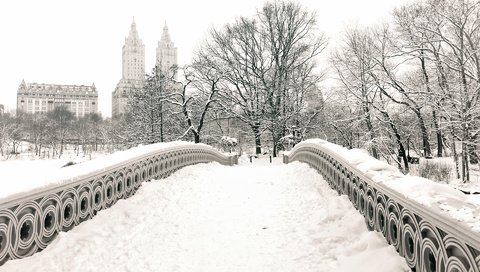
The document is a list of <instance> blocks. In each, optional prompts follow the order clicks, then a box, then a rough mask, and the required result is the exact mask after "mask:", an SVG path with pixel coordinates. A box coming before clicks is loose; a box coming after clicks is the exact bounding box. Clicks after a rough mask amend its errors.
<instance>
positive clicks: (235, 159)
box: [230, 154, 238, 166]
mask: <svg viewBox="0 0 480 272" xmlns="http://www.w3.org/2000/svg"><path fill="white" fill-rule="evenodd" d="M235 164H238V154H235V155H233V156H230V166H234V165H235Z"/></svg>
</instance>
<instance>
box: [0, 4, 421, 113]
mask: <svg viewBox="0 0 480 272" xmlns="http://www.w3.org/2000/svg"><path fill="white" fill-rule="evenodd" d="M406 1H408V0H299V2H301V3H302V4H303V5H305V6H306V7H308V8H309V9H310V10H311V11H316V13H317V16H318V22H319V29H320V30H321V31H323V32H325V33H326V34H327V35H328V36H329V37H330V39H335V36H336V35H337V33H339V32H341V31H342V30H343V29H344V28H345V26H346V25H349V24H365V25H369V24H372V23H375V22H378V21H379V20H382V19H383V18H386V17H388V16H389V14H390V12H391V10H392V9H393V7H395V6H398V5H400V4H401V3H404V2H406ZM411 1H412V0H411ZM263 3H264V1H260V0H242V1H226V0H201V1H195V0H172V1H158V0H157V1H148V0H132V1H130V0H128V1H100V0H83V1H66V0H42V1H38V0H17V1H1V2H0V29H1V31H0V34H1V41H0V104H4V105H5V106H6V108H7V109H9V110H14V109H15V104H16V93H17V89H18V86H19V85H20V83H21V81H22V79H25V81H26V82H37V83H51V84H75V85H91V84H92V83H93V82H95V85H96V86H97V89H98V92H99V110H100V111H101V113H102V115H103V116H110V115H111V97H112V92H113V90H114V88H115V85H116V84H117V82H118V80H119V79H120V78H121V69H122V67H121V63H122V46H123V43H124V39H125V37H126V36H127V35H128V31H129V29H130V24H131V22H132V18H133V17H135V21H136V23H137V29H138V32H139V35H140V38H141V39H142V40H143V42H144V44H145V51H146V52H145V62H146V63H145V66H146V67H145V70H146V72H150V71H151V68H152V67H153V65H154V62H155V50H156V47H157V42H158V40H159V39H160V37H161V34H162V29H163V25H164V23H165V21H166V22H167V25H168V27H169V30H170V35H171V38H172V40H173V42H174V43H175V45H176V46H177V48H178V61H179V64H180V65H183V64H187V63H189V62H190V59H191V56H192V54H193V52H194V50H195V48H196V46H197V45H198V44H199V43H200V42H201V41H202V40H203V39H204V38H205V36H206V34H207V31H208V30H209V29H210V28H211V27H212V26H217V27H218V26H222V25H223V24H224V23H227V22H232V21H234V20H235V18H236V17H238V16H241V15H245V16H250V15H253V14H254V12H255V10H256V9H257V8H260V7H261V6H262V4H263Z"/></svg>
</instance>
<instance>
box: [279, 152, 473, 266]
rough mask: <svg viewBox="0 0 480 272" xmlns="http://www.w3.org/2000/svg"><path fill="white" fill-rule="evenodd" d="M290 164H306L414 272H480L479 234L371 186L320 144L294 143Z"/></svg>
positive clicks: (384, 188)
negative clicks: (401, 257) (351, 206)
mask: <svg viewBox="0 0 480 272" xmlns="http://www.w3.org/2000/svg"><path fill="white" fill-rule="evenodd" d="M291 161H301V162H305V163H307V164H309V165H310V166H311V167H313V168H315V169H316V170H317V171H319V172H320V173H321V174H322V175H323V177H324V178H325V180H326V181H327V182H328V183H329V185H330V186H331V187H332V188H333V189H334V190H336V191H337V192H338V193H339V194H344V195H347V196H348V198H349V199H350V201H351V202H352V203H353V206H354V207H355V208H356V209H357V210H358V211H359V212H360V213H361V214H362V215H363V216H364V217H365V221H366V224H367V226H368V228H369V229H370V230H376V231H378V232H380V233H382V234H383V236H384V237H385V239H386V240H387V242H388V243H389V244H391V245H393V246H394V247H395V249H396V250H397V251H398V252H399V253H400V255H402V256H403V257H404V258H405V260H406V261H407V263H408V265H409V266H410V268H412V269H414V270H415V271H428V272H434V271H446V272H479V271H480V268H479V267H480V234H479V233H478V232H474V231H473V230H471V229H469V228H468V227H466V226H463V225H462V224H459V223H458V222H456V221H455V220H454V219H452V218H450V217H447V216H445V215H443V214H440V213H438V212H436V211H433V210H429V209H428V208H426V207H425V206H421V205H420V204H418V203H416V202H414V201H412V200H410V199H407V198H405V197H404V196H403V195H401V194H400V193H398V192H396V191H395V190H393V189H391V188H389V187H387V186H385V185H383V184H381V183H377V182H374V181H372V180H371V179H370V178H369V177H367V176H366V175H365V174H363V173H362V172H361V171H359V170H358V169H356V168H355V167H352V166H350V165H349V164H348V162H347V161H345V160H344V159H343V158H342V157H340V156H339V155H337V154H335V153H334V152H332V151H331V150H329V149H328V148H325V147H323V146H322V145H320V144H314V143H300V144H298V145H297V146H296V147H295V148H294V149H293V150H292V151H291V152H290V153H289V154H288V155H284V157H283V162H284V163H289V162H291Z"/></svg>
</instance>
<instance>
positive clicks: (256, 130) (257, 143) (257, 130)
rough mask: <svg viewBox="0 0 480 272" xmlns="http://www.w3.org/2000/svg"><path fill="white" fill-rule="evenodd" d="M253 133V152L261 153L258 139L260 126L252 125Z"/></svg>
mask: <svg viewBox="0 0 480 272" xmlns="http://www.w3.org/2000/svg"><path fill="white" fill-rule="evenodd" d="M252 130H253V135H254V136H255V154H261V153H262V144H261V139H260V128H259V127H258V126H252Z"/></svg>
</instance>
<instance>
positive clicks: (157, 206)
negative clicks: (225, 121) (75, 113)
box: [0, 142, 480, 271]
mask: <svg viewBox="0 0 480 272" xmlns="http://www.w3.org/2000/svg"><path fill="white" fill-rule="evenodd" d="M342 152H345V153H342ZM363 157H365V156H363ZM283 160H284V162H285V163H288V164H286V165H285V164H282V163H281V162H279V161H276V162H275V161H274V163H273V164H270V163H268V162H267V161H262V160H256V161H254V163H252V164H250V163H248V162H245V163H242V162H240V164H239V165H236V166H232V165H234V164H235V163H236V162H237V158H236V157H229V156H225V155H222V154H220V153H218V152H217V151H215V150H213V149H212V148H209V147H207V146H203V145H193V144H180V145H179V144H175V145H170V146H167V147H165V146H164V145H157V146H148V147H143V148H137V149H136V150H131V151H127V152H123V153H122V154H121V155H118V154H117V155H115V156H110V157H107V158H103V159H100V160H95V161H92V162H87V163H82V164H79V165H75V166H71V167H69V168H70V169H68V168H64V170H63V172H62V171H61V173H56V179H55V180H56V183H54V184H46V185H45V186H42V187H40V188H37V189H34V190H32V191H27V192H9V194H8V195H3V196H2V195H0V197H2V198H1V199H0V263H3V265H2V266H0V271H67V270H68V271H406V270H409V267H410V268H416V270H417V271H479V268H478V267H479V266H480V257H479V250H480V247H479V246H480V242H479V239H480V238H479V236H480V235H479V229H478V227H479V224H480V223H479V222H478V210H479V207H478V206H476V205H475V202H474V201H471V199H469V198H466V197H464V196H463V195H462V194H456V193H452V192H451V191H449V190H448V189H446V188H443V187H441V186H440V185H438V186H440V187H438V186H437V185H435V184H433V183H428V181H418V180H417V184H421V186H420V187H422V188H423V189H424V190H425V189H426V190H427V191H429V190H435V191H437V192H438V194H439V196H440V197H437V195H435V194H434V193H433V192H426V195H425V194H420V193H418V192H412V189H415V190H417V189H418V190H420V189H419V188H420V187H418V186H417V187H415V185H412V184H411V183H409V182H410V181H409V179H408V178H406V177H403V176H401V175H400V174H398V173H397V172H395V171H394V170H393V169H391V168H390V167H388V166H386V165H383V164H381V163H380V162H374V161H373V160H368V159H365V158H363V159H362V155H359V154H354V153H348V154H347V151H343V150H341V149H339V148H337V149H336V148H335V147H334V146H333V145H331V144H328V143H324V142H310V143H304V144H300V145H298V146H297V147H296V148H295V149H294V150H293V151H292V152H291V153H290V154H288V155H287V156H285V157H284V158H283ZM297 160H298V161H303V162H306V163H300V162H297ZM212 161H213V162H212ZM292 161H293V162H292ZM200 162H212V163H208V164H197V163H200ZM191 164H197V165H194V166H189V167H186V168H184V169H181V170H178V169H180V168H182V167H184V166H187V165H191ZM222 164H223V165H222ZM317 170H318V171H317ZM72 173H73V174H75V175H74V176H75V178H74V179H71V178H68V177H69V175H72ZM322 175H323V177H322ZM161 178H163V179H161ZM150 179H154V180H155V179H157V180H155V181H154V182H149V183H143V186H141V187H140V185H141V184H142V182H143V181H148V180H150ZM159 179H161V180H159ZM380 179H383V180H385V181H387V180H388V182H380V181H379V180H380ZM398 182H401V183H402V185H401V186H397V187H395V186H396V183H398ZM408 184H410V185H411V186H408ZM436 186H437V187H436ZM331 187H333V188H334V189H335V190H332V188H331ZM418 190H417V191H418ZM337 192H338V193H340V194H343V195H341V196H339V194H338V193H337ZM415 193H416V194H415ZM411 196H414V197H415V198H417V199H411ZM426 196H428V197H426ZM454 205H456V206H458V208H459V210H463V211H465V210H466V209H467V210H468V209H470V213H468V212H467V213H464V214H463V216H459V215H462V214H461V213H458V212H457V213H455V212H454V211H453V209H452V206H454ZM427 206H428V207H427ZM107 208H108V209H107ZM357 210H358V211H357ZM359 211H360V212H359ZM454 217H456V219H454ZM90 218H91V219H90ZM87 219H90V220H88V221H86V220H87ZM475 220H477V221H475ZM83 221H85V222H83ZM82 222H83V223H82ZM80 223H81V224H80ZM365 223H366V224H365ZM75 226H76V227H75ZM368 229H370V230H376V231H368ZM65 230H70V231H69V232H62V231H65ZM384 237H385V238H384ZM48 244H50V245H48ZM389 244H390V245H389ZM47 245H48V247H47ZM41 249H43V250H42V252H40V253H36V254H34V253H35V252H37V251H39V250H41ZM395 250H397V251H399V252H400V255H399V254H398V253H397V252H396V251H395ZM32 254H33V256H30V255H32ZM27 256H30V257H27ZM401 256H404V257H405V258H403V257H401ZM9 259H15V260H9ZM7 260H9V261H8V262H6V261H7Z"/></svg>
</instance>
